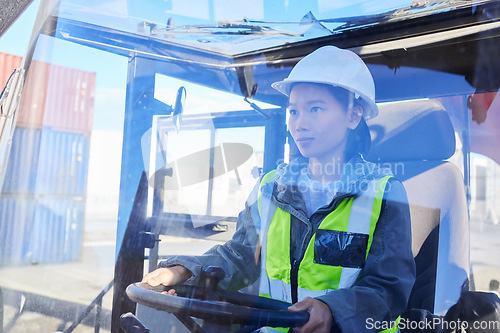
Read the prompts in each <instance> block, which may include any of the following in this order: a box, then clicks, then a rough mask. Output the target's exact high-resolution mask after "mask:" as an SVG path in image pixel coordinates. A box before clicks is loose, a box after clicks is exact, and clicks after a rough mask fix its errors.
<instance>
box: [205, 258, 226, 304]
mask: <svg viewBox="0 0 500 333" xmlns="http://www.w3.org/2000/svg"><path fill="white" fill-rule="evenodd" d="M225 277H226V273H224V271H223V270H222V268H220V267H216V266H209V267H207V268H206V269H205V270H204V271H203V272H202V273H201V283H202V284H203V288H204V296H205V299H207V300H209V301H217V300H219V297H218V295H217V285H218V284H219V282H220V281H221V280H222V279H224V278H225Z"/></svg>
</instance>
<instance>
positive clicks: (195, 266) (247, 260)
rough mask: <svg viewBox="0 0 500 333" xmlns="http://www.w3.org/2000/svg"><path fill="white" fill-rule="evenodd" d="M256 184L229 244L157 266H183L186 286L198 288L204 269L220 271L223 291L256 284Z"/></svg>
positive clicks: (257, 232) (257, 215)
mask: <svg viewBox="0 0 500 333" xmlns="http://www.w3.org/2000/svg"><path fill="white" fill-rule="evenodd" d="M259 183H260V181H259V182H257V184H256V185H255V187H254V189H253V190H252V192H251V194H250V196H249V198H248V200H247V202H246V203H245V209H244V210H243V211H241V212H240V214H239V215H238V220H237V224H236V231H235V233H234V235H233V237H232V239H231V240H229V241H228V242H226V243H225V244H221V245H216V246H214V247H212V248H211V249H210V250H208V251H207V252H205V253H204V254H203V255H200V256H174V257H170V258H168V259H167V260H165V261H162V262H160V264H159V265H158V267H171V266H175V265H181V266H184V267H185V268H186V269H188V270H189V271H190V272H191V274H192V276H191V278H189V279H188V280H187V281H186V284H193V285H196V284H198V281H199V277H200V273H201V272H202V271H203V270H204V269H205V268H207V267H208V266H217V267H220V268H222V270H223V271H224V273H225V274H226V277H225V278H224V279H223V280H222V281H221V282H220V283H219V286H220V287H221V288H223V289H226V290H239V289H241V288H243V287H246V286H248V285H250V284H252V283H253V282H255V281H256V280H257V278H258V277H259V273H260V253H256V251H258V249H260V248H258V235H259V231H258V230H259V226H260V217H259V213H258V208H257V192H258V191H259Z"/></svg>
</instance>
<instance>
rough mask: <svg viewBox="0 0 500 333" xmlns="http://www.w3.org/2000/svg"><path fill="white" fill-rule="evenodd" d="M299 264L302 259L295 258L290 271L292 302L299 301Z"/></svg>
mask: <svg viewBox="0 0 500 333" xmlns="http://www.w3.org/2000/svg"><path fill="white" fill-rule="evenodd" d="M299 266H300V261H298V260H297V259H294V260H293V264H292V271H291V272H290V286H291V289H292V303H293V304H295V303H297V300H298V289H299V286H298V278H299Z"/></svg>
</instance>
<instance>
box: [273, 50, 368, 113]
mask: <svg viewBox="0 0 500 333" xmlns="http://www.w3.org/2000/svg"><path fill="white" fill-rule="evenodd" d="M299 82H306V83H322V84H329V85H332V86H336V87H341V88H344V89H346V90H349V91H351V92H353V93H354V94H355V96H356V97H358V99H357V101H358V103H359V104H360V105H361V106H362V107H363V117H364V118H365V119H370V118H373V117H375V116H376V115H377V114H378V107H377V104H375V84H374V82H373V77H372V75H371V73H370V71H369V70H368V67H366V65H365V63H364V62H363V60H362V59H361V58H360V57H359V56H358V55H357V54H355V53H354V52H351V51H348V50H342V49H339V48H338V47H335V46H324V47H321V48H319V49H317V50H316V51H314V52H312V53H311V54H309V55H307V56H305V57H304V58H303V59H302V60H300V61H299V62H298V63H297V64H296V65H295V67H294V68H293V69H292V71H291V72H290V75H288V77H287V78H286V79H284V80H283V81H278V82H274V83H273V84H272V85H271V86H272V87H273V88H274V89H276V90H278V91H279V92H281V93H282V94H285V95H286V96H289V95H290V87H291V86H292V84H294V83H299Z"/></svg>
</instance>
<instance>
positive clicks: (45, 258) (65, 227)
mask: <svg viewBox="0 0 500 333" xmlns="http://www.w3.org/2000/svg"><path fill="white" fill-rule="evenodd" d="M84 205H85V202H84V200H83V198H80V199H67V198H53V197H46V196H34V197H29V196H17V197H16V196H14V197H1V198H0V241H1V242H2V244H6V246H2V249H1V250H0V251H1V252H0V265H3V266H5V265H25V264H51V263H54V264H55V263H63V262H70V261H76V260H79V259H80V257H81V250H82V242H83V221H84ZM13 239H15V240H16V241H15V242H13V241H12V240H13Z"/></svg>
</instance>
